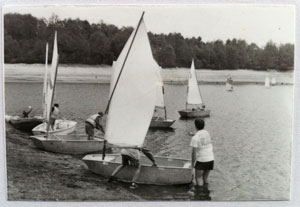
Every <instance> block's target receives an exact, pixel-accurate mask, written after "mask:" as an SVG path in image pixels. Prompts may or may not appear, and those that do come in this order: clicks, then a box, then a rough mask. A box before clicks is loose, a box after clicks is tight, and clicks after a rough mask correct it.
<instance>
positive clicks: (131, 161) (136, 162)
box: [108, 148, 157, 189]
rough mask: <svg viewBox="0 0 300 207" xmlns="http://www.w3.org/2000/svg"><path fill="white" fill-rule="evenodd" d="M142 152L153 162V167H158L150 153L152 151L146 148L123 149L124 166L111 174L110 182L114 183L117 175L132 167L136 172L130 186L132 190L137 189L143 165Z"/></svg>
mask: <svg viewBox="0 0 300 207" xmlns="http://www.w3.org/2000/svg"><path fill="white" fill-rule="evenodd" d="M140 151H142V152H143V154H144V155H146V157H147V158H148V159H149V160H151V161H152V163H153V165H152V166H155V167H156V166H157V165H156V163H155V159H154V156H153V155H152V153H151V152H150V150H148V149H146V148H126V149H122V150H121V156H122V165H120V166H118V167H117V168H116V169H115V170H114V172H113V173H112V174H111V176H110V178H109V180H108V182H110V181H112V180H113V179H114V176H116V175H117V173H119V172H120V171H121V170H122V169H123V168H124V167H125V166H131V167H135V168H136V171H135V173H134V175H133V178H132V182H131V185H130V188H131V189H135V188H136V187H137V185H136V183H135V182H136V180H137V178H138V176H139V174H140V170H141V165H140V157H141V153H140Z"/></svg>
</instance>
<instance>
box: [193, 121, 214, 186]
mask: <svg viewBox="0 0 300 207" xmlns="http://www.w3.org/2000/svg"><path fill="white" fill-rule="evenodd" d="M194 123H195V127H196V129H197V130H198V131H197V133H196V134H195V135H194V136H193V137H192V139H191V143H190V146H191V147H192V166H193V167H194V168H195V181H196V186H197V187H198V186H200V182H201V181H200V179H201V178H202V180H203V186H204V187H207V186H208V180H207V179H208V175H209V172H210V170H213V167H214V154H213V146H212V141H211V137H210V135H209V132H208V131H206V130H205V129H204V126H205V122H204V121H203V120H202V119H196V120H195V122H194Z"/></svg>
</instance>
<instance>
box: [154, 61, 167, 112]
mask: <svg viewBox="0 0 300 207" xmlns="http://www.w3.org/2000/svg"><path fill="white" fill-rule="evenodd" d="M155 72H156V78H157V79H156V99H155V100H156V103H155V106H156V107H160V108H164V107H165V101H164V91H163V90H164V89H163V88H164V83H163V80H162V77H161V67H160V66H159V65H158V64H157V67H155Z"/></svg>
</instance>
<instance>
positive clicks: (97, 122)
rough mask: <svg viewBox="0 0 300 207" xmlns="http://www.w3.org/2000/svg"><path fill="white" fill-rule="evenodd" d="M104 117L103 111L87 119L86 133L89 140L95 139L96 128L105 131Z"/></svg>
mask: <svg viewBox="0 0 300 207" xmlns="http://www.w3.org/2000/svg"><path fill="white" fill-rule="evenodd" d="M102 117H103V113H102V112H99V113H98V114H94V115H91V116H90V117H89V118H87V120H86V121H85V133H86V134H87V135H88V140H93V139H94V134H95V132H94V130H95V129H98V130H101V131H102V132H103V133H104V130H103V127H102Z"/></svg>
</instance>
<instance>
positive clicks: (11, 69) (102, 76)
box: [4, 64, 293, 85]
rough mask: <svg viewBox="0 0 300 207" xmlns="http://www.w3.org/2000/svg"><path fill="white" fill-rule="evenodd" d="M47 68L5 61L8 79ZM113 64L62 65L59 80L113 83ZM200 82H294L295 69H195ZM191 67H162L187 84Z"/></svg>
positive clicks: (38, 78)
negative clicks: (228, 80) (281, 70)
mask: <svg viewBox="0 0 300 207" xmlns="http://www.w3.org/2000/svg"><path fill="white" fill-rule="evenodd" d="M44 68H45V66H44V65H42V64H5V67H4V77H5V82H43V79H44ZM111 72H112V68H111V66H97V65H96V66H90V65H60V66H59V70H58V74H57V82H59V83H100V84H108V83H110V77H111ZM196 72H197V77H198V81H199V83H201V84H225V82H226V78H227V76H228V75H229V74H230V75H231V77H232V78H233V80H234V85H241V84H264V81H265V77H267V76H268V77H270V78H273V77H274V78H275V79H276V81H277V84H279V85H286V84H293V71H289V72H277V71H254V70H208V69H201V70H196ZM188 74H189V69H188V68H169V69H163V70H162V77H163V80H164V82H165V83H166V84H186V83H187V78H188Z"/></svg>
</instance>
